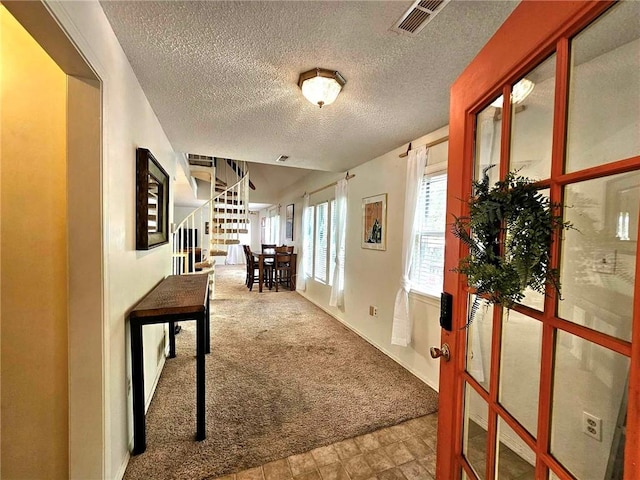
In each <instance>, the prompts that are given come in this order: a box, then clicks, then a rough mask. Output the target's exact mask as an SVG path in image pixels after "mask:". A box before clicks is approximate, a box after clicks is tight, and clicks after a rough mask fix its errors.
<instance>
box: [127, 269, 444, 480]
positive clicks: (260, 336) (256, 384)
mask: <svg viewBox="0 0 640 480" xmlns="http://www.w3.org/2000/svg"><path fill="white" fill-rule="evenodd" d="M216 270H217V271H216V285H215V292H214V299H213V301H212V302H211V354H210V355H207V358H206V374H205V377H206V380H205V383H206V409H205V417H206V434H207V438H206V439H205V440H204V441H202V442H194V441H193V432H194V425H195V395H194V392H195V359H194V356H193V354H192V352H193V350H194V348H195V347H194V346H195V324H194V322H190V321H184V322H181V326H182V331H181V332H180V334H179V335H178V336H177V337H176V354H177V356H176V358H174V359H167V360H166V363H165V364H164V367H163V371H162V374H161V375H160V378H159V380H158V385H157V388H156V391H155V394H154V397H153V399H152V400H151V404H150V406H149V408H148V411H147V415H146V431H147V449H146V451H145V452H144V453H142V454H140V455H137V456H133V457H132V458H131V460H130V461H129V465H128V467H127V471H126V473H125V477H124V478H125V479H127V480H134V479H142V478H145V479H146V478H154V479H163V478H167V479H169V478H171V479H177V478H180V479H193V478H216V477H220V476H223V475H228V474H232V473H236V472H239V471H243V470H246V469H251V468H255V467H259V466H260V465H264V464H268V463H269V462H274V461H277V460H279V459H283V458H287V457H292V456H294V457H295V456H298V455H300V454H304V453H305V452H310V451H312V450H314V449H317V448H318V447H324V446H327V445H332V444H336V445H337V446H336V447H334V448H335V449H336V450H335V452H334V453H335V455H338V459H339V460H345V461H346V460H348V461H349V463H348V464H347V463H345V465H344V469H345V471H347V472H348V471H349V470H350V469H351V470H353V469H354V468H356V465H357V462H358V459H355V460H354V459H352V458H351V457H352V456H357V455H359V454H361V453H362V452H361V451H362V450H363V449H362V448H360V447H356V448H349V447H344V446H343V447H344V448H341V447H340V446H338V445H342V444H343V443H344V442H345V441H347V443H346V445H351V446H352V447H355V446H356V445H357V444H356V443H354V442H355V440H353V439H354V438H359V437H362V438H366V439H368V441H366V442H365V444H363V446H364V447H363V448H367V446H368V448H370V449H379V448H382V447H385V448H387V450H388V451H386V450H385V452H386V453H385V454H384V455H387V456H388V458H383V459H382V460H381V461H382V464H381V465H378V469H380V468H382V466H384V467H395V466H396V465H399V464H400V463H399V462H401V461H402V462H403V463H405V462H406V460H407V459H411V460H413V459H414V456H411V457H410V458H409V457H406V456H402V455H401V457H400V458H396V461H393V456H394V455H396V453H394V452H395V449H398V448H400V447H401V446H400V445H397V446H396V447H393V446H392V444H394V443H398V442H400V441H404V440H406V439H407V438H408V437H409V433H410V431H409V430H407V428H408V427H404V428H401V427H393V428H394V429H395V430H393V432H395V433H396V435H386V436H384V438H382V437H381V438H377V437H376V438H377V440H378V443H376V442H374V441H372V440H373V439H374V437H373V436H372V435H371V433H372V432H374V431H378V430H382V431H384V430H385V429H386V428H387V427H392V426H394V425H398V424H402V423H403V422H407V421H414V420H413V419H416V418H419V417H424V416H426V415H429V414H432V413H434V412H435V411H436V410H437V394H436V392H435V391H433V390H432V389H431V388H430V387H429V386H427V385H426V384H425V383H423V382H422V381H421V380H419V379H418V378H416V377H415V376H414V375H412V374H411V373H410V372H408V371H407V370H406V369H404V368H403V367H401V366H400V365H399V364H397V363H396V362H395V361H393V360H392V359H390V358H389V357H388V356H387V355H385V354H383V353H382V352H380V351H379V350H378V349H376V348H374V347H373V346H371V345H370V344H369V343H368V342H366V341H365V340H363V339H362V338H361V337H360V336H358V335H356V334H355V333H354V332H352V331H351V330H349V329H348V328H346V327H345V326H344V325H343V324H342V323H340V322H339V321H337V320H336V319H334V318H333V317H331V316H329V315H328V314H326V313H325V312H323V311H322V310H321V309H319V308H318V307H316V306H315V305H313V304H312V303H310V302H309V301H308V300H306V299H305V298H304V297H302V296H301V295H299V294H297V293H296V292H291V291H279V292H276V291H275V289H274V290H271V291H270V290H268V289H266V290H265V291H264V293H258V292H257V291H256V289H254V290H253V291H252V292H250V291H248V289H247V288H246V286H245V285H244V277H245V268H244V266H231V265H229V266H218V267H216ZM147 348H149V347H147ZM163 348H164V344H163V343H161V345H159V351H158V355H159V361H162V360H163V359H164V350H163ZM148 381H149V382H152V380H151V379H150V380H148ZM425 426H427V427H429V428H420V429H419V430H418V431H416V432H414V433H415V434H419V435H426V434H427V433H429V434H430V435H431V436H432V437H434V436H435V422H431V423H429V422H427V424H425V425H422V427H425ZM398 432H402V434H401V435H399V436H398V435H397V433H398ZM382 435H385V434H382ZM349 439H351V440H349ZM429 441H431V440H429ZM416 448H417V449H418V450H416V454H419V453H420V452H421V453H422V454H424V455H428V454H432V453H433V452H432V451H430V450H429V451H426V450H425V449H426V445H421V444H418V446H417V447H416ZM405 449H406V447H404V446H402V448H401V449H400V450H401V451H404V450H405ZM296 458H297V457H296ZM309 458H311V457H309ZM363 460H364V458H363V457H360V461H363ZM325 461H328V460H327V459H326V458H325ZM293 462H294V464H293V465H294V466H293V467H292V468H291V473H292V475H293V474H298V473H308V472H306V471H304V470H300V469H299V468H298V467H297V466H296V465H297V464H296V463H295V462H296V460H293ZM389 462H391V463H389ZM285 463H286V462H285ZM311 464H313V462H311ZM313 465H314V468H315V464H313ZM320 466H321V467H327V468H328V465H325V464H323V465H318V467H320ZM361 466H363V467H364V464H362V465H361ZM267 471H269V469H267ZM365 471H368V470H366V469H365ZM377 471H378V470H371V471H368V473H369V474H373V473H374V472H377ZM249 478H250V477H249ZM283 478H286V477H283ZM330 478H331V477H330ZM338 478H339V477H338ZM345 478H346V477H345ZM357 478H362V477H361V476H358V475H357ZM367 478H368V477H367Z"/></svg>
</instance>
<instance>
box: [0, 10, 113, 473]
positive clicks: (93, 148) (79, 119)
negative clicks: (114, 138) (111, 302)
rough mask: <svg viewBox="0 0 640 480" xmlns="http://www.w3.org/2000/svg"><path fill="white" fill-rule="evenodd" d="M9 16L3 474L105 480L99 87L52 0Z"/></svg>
mask: <svg viewBox="0 0 640 480" xmlns="http://www.w3.org/2000/svg"><path fill="white" fill-rule="evenodd" d="M0 15H1V16H2V23H3V32H2V50H3V55H2V67H3V71H2V96H3V111H2V215H1V219H2V231H3V235H2V240H1V255H2V320H1V322H2V333H3V335H2V344H1V351H2V375H1V378H2V404H3V410H2V436H3V437H4V440H5V441H4V442H2V452H1V454H2V472H1V473H0V475H1V476H3V477H4V476H6V477H7V478H67V477H68V478H102V477H103V476H104V468H103V465H104V454H105V452H104V448H103V445H104V426H103V422H104V406H103V391H104V369H103V356H102V352H103V321H102V319H103V301H102V299H103V286H102V281H103V267H102V265H103V241H102V236H103V233H102V232H103V228H102V224H103V222H102V218H103V215H102V193H101V192H102V175H101V85H100V82H99V80H98V78H97V76H96V75H95V74H94V73H93V71H92V70H91V69H90V68H89V67H88V65H87V64H86V62H85V61H84V59H83V58H82V57H81V56H80V54H79V53H78V51H77V50H76V49H75V47H74V45H73V44H71V42H70V41H69V39H68V38H67V36H66V34H65V32H63V31H62V30H61V29H60V27H59V25H58V24H57V22H56V21H55V20H54V19H53V17H52V16H51V14H50V13H49V12H48V11H47V8H46V6H45V5H44V4H43V3H41V2H11V1H8V2H3V3H2V5H1V6H0ZM34 451H38V455H37V456H36V457H37V458H35V457H34V456H33V452H34Z"/></svg>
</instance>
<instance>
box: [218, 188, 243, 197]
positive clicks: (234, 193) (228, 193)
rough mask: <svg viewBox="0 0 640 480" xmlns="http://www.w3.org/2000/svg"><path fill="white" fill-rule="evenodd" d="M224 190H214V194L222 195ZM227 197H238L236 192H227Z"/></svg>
mask: <svg viewBox="0 0 640 480" xmlns="http://www.w3.org/2000/svg"><path fill="white" fill-rule="evenodd" d="M225 190H226V188H216V190H215V192H216V193H223V192H224V191H225ZM227 196H228V197H237V196H238V192H236V191H232V192H227Z"/></svg>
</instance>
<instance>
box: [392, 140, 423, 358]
mask: <svg viewBox="0 0 640 480" xmlns="http://www.w3.org/2000/svg"><path fill="white" fill-rule="evenodd" d="M408 158H409V160H408V162H407V181H406V185H405V194H404V228H403V231H402V241H403V243H402V278H401V279H400V288H399V289H398V293H397V294H396V303H395V306H394V309H393V326H392V330H391V343H392V344H393V345H400V346H403V347H406V346H408V345H409V344H410V343H411V335H412V330H413V325H412V322H411V316H410V315H409V291H410V290H411V280H410V278H409V273H410V272H411V259H412V257H413V244H414V242H415V237H416V233H417V225H416V218H415V217H416V206H417V205H416V203H417V201H418V192H419V190H420V182H421V181H422V177H423V176H424V169H425V167H426V166H427V148H426V147H425V146H424V145H422V146H420V147H418V148H416V149H412V150H411V151H410V152H409V157H408Z"/></svg>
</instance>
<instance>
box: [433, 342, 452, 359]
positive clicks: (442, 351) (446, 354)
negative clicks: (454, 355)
mask: <svg viewBox="0 0 640 480" xmlns="http://www.w3.org/2000/svg"><path fill="white" fill-rule="evenodd" d="M429 353H431V358H439V357H442V358H443V359H444V361H445V362H448V361H449V359H450V358H451V352H450V351H449V345H448V344H446V343H444V344H443V345H442V346H441V347H440V348H438V347H431V348H430V349H429Z"/></svg>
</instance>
